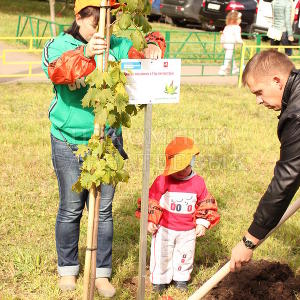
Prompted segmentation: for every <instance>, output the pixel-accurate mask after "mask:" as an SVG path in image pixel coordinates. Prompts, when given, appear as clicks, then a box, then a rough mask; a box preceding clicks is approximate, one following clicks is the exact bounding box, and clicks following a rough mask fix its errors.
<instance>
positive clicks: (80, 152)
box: [76, 145, 89, 158]
mask: <svg viewBox="0 0 300 300" xmlns="http://www.w3.org/2000/svg"><path fill="white" fill-rule="evenodd" d="M88 151H89V148H88V147H87V146H86V145H78V149H77V151H76V155H77V156H81V157H82V158H83V157H85V155H86V154H87V153H88Z"/></svg>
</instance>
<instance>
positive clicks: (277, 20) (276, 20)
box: [271, 0, 294, 56]
mask: <svg viewBox="0 0 300 300" xmlns="http://www.w3.org/2000/svg"><path fill="white" fill-rule="evenodd" d="M292 8H293V2H292V1H291V0H274V1H273V2H272V9H273V27H274V28H275V29H278V30H279V31H281V32H282V36H281V40H280V41H276V40H273V39H271V45H272V46H277V45H280V42H281V44H282V45H285V46H291V44H292V43H291V42H293V41H294V37H293V29H292V11H293V9H292ZM284 50H285V54H286V55H289V56H290V55H292V49H291V48H285V49H284Z"/></svg>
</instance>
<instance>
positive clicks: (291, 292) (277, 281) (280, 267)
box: [204, 260, 300, 300]
mask: <svg viewBox="0 0 300 300" xmlns="http://www.w3.org/2000/svg"><path fill="white" fill-rule="evenodd" d="M297 292H300V276H296V277H295V275H294V273H293V272H292V270H291V269H290V267H289V266H288V265H286V264H280V263H278V262H269V261H265V260H260V261H252V262H250V263H249V264H247V265H246V266H244V267H243V268H242V270H241V271H240V272H239V273H230V274H229V275H228V276H227V277H225V278H224V280H222V281H221V282H220V283H219V284H218V285H217V287H215V288H214V289H213V290H211V292H210V293H209V294H208V295H207V296H206V297H204V299H205V300H216V299H218V300H223V299H224V300H225V299H226V300H241V299H243V300H271V299H272V300H277V299H278V300H279V299H282V300H283V299H284V300H290V299H296V296H295V293H297Z"/></svg>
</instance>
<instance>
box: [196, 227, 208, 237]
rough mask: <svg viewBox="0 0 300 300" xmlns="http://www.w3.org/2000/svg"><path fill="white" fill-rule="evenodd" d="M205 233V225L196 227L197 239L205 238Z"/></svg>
mask: <svg viewBox="0 0 300 300" xmlns="http://www.w3.org/2000/svg"><path fill="white" fill-rule="evenodd" d="M205 232H206V228H205V227H204V226H203V225H201V224H198V225H197V226H196V237H200V236H204V235H205Z"/></svg>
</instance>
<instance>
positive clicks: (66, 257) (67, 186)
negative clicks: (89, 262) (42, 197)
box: [51, 135, 115, 278]
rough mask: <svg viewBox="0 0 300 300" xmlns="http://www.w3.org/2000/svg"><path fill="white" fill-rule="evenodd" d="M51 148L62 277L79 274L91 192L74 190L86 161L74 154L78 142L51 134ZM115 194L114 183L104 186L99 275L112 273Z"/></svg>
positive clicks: (102, 186)
mask: <svg viewBox="0 0 300 300" xmlns="http://www.w3.org/2000/svg"><path fill="white" fill-rule="evenodd" d="M51 147H52V163H53V167H54V170H55V173H56V177H57V181H58V189H59V208H58V213H57V218H56V225H55V238H56V250H57V256H58V273H59V275H60V276H69V275H78V273H79V262H78V240H79V231H80V219H81V216H82V211H83V209H84V206H85V204H87V205H88V195H89V192H88V191H87V190H84V191H82V192H81V193H80V194H78V193H75V192H73V191H72V185H73V184H74V183H75V182H76V181H77V179H78V176H79V174H80V166H81V164H82V160H80V161H78V157H76V155H75V154H74V153H73V152H74V151H76V150H77V145H74V144H67V143H66V142H65V141H61V140H59V139H57V138H55V137H54V136H52V135H51ZM114 193H115V188H114V187H113V186H112V185H101V201H100V209H99V227H98V249H97V263H96V278H98V277H110V276H111V270H112V240H113V219H112V200H113V197H114Z"/></svg>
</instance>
